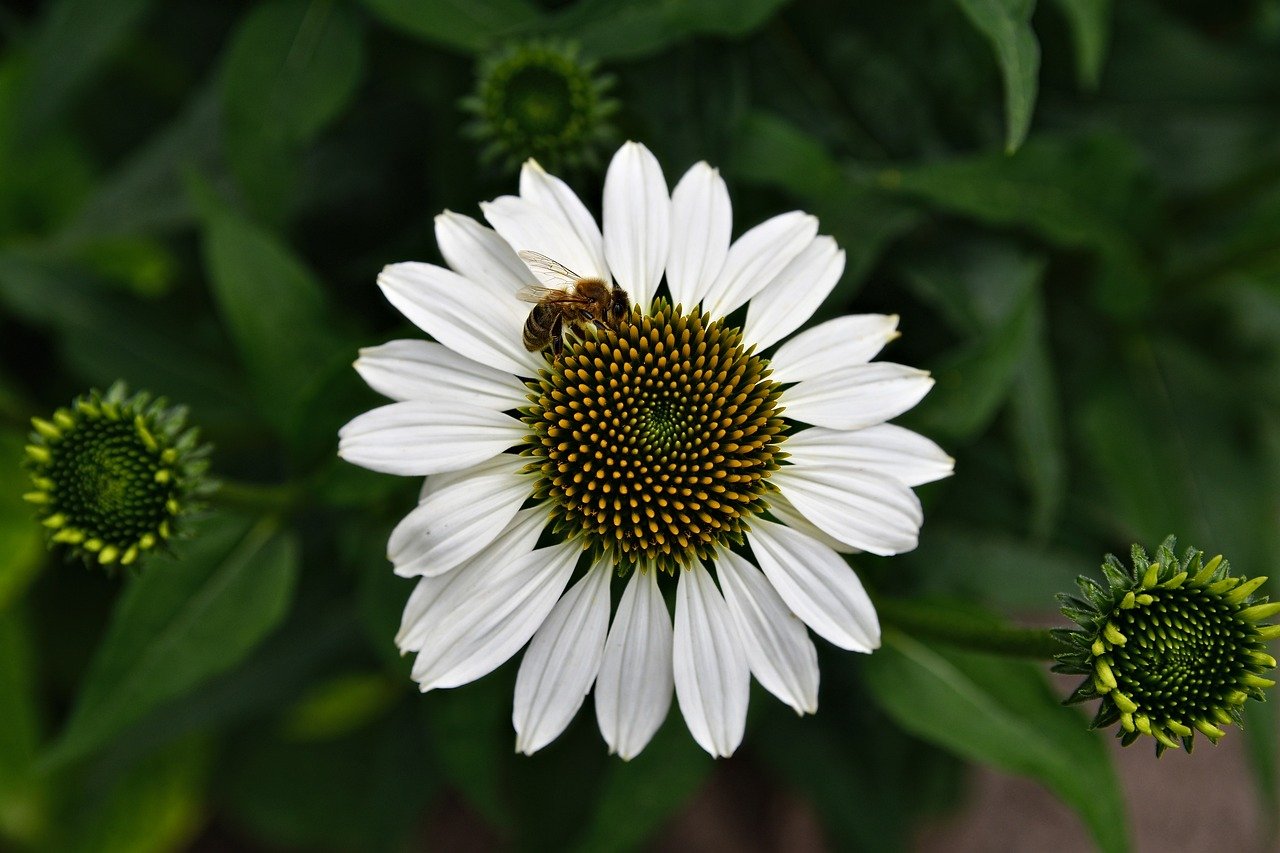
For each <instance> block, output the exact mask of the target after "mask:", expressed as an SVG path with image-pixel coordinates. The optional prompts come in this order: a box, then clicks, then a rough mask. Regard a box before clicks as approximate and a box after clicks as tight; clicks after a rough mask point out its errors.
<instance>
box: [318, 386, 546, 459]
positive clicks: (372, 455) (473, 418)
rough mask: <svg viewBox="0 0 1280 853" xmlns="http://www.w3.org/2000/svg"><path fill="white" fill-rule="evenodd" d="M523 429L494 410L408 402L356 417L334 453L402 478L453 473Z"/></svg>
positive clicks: (511, 441)
mask: <svg viewBox="0 0 1280 853" xmlns="http://www.w3.org/2000/svg"><path fill="white" fill-rule="evenodd" d="M524 434H525V430H524V428H523V427H522V426H521V424H520V422H519V421H518V420H516V419H515V418H512V417H508V416H507V415H504V414H503V413H502V412H500V411H497V410H495V409H486V408H481V407H479V406H471V405H467V404H465V403H459V402H456V401H453V400H439V401H436V402H431V403H427V402H423V401H421V400H411V401H409V402H406V403H391V404H390V405H387V406H380V407H379V408H376V409H373V410H371V411H368V412H365V413H364V414H363V415H359V416H358V417H356V418H355V419H354V420H352V421H351V422H350V423H348V424H347V425H346V426H344V427H343V428H342V429H341V430H340V431H339V432H338V436H339V439H338V455H339V456H341V457H342V458H343V459H345V460H347V461H348V462H351V463H353V464H355V465H359V466H361V467H363V468H368V469H370V470H373V471H381V472H383V473H384V474H402V475H406V476H413V475H420V474H438V473H440V472H441V471H457V470H458V469H460V468H466V467H467V466H469V465H475V464H476V463H478V462H483V461H484V460H486V459H489V458H491V457H493V456H497V455H498V454H499V453H501V452H502V451H504V450H506V449H507V448H508V447H513V446H515V445H517V444H519V443H520V442H521V441H522V440H523V438H524Z"/></svg>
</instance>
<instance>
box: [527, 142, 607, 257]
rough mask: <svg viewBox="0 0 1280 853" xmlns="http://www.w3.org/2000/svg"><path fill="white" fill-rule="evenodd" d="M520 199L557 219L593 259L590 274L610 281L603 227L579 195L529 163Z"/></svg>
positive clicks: (554, 177) (535, 162)
mask: <svg viewBox="0 0 1280 853" xmlns="http://www.w3.org/2000/svg"><path fill="white" fill-rule="evenodd" d="M520 197H521V198H522V199H525V200H526V201H531V202H533V203H534V204H535V205H537V206H538V207H540V208H541V209H542V210H544V211H546V214H547V215H548V216H551V217H555V218H556V219H558V220H559V221H560V223H561V224H562V225H563V226H564V227H565V228H567V229H568V230H569V231H571V232H573V233H574V234H575V235H577V237H578V240H579V241H581V243H582V245H583V246H584V247H585V248H586V249H587V252H588V253H589V254H590V255H591V257H592V258H593V260H592V265H591V270H590V271H589V272H588V273H587V274H592V273H594V274H595V275H597V276H599V277H600V278H603V279H605V280H606V281H608V279H609V266H608V264H606V263H605V259H604V238H603V237H601V236H600V226H599V225H597V224H596V218H595V217H594V216H592V215H591V211H589V210H587V206H586V205H585V204H583V203H582V199H580V198H578V194H577V193H575V192H574V191H573V190H571V189H569V185H568V184H566V183H565V182H564V181H562V180H560V179H559V178H557V177H556V176H555V175H549V174H547V173H546V171H544V170H543V168H542V166H540V165H539V164H538V161H536V160H533V159H529V160H527V161H525V164H524V168H522V169H521V170H520ZM543 254H546V253H545V252H544V253H543ZM552 257H554V256H552ZM557 260H559V259H558V258H557ZM560 262H561V263H564V261H560ZM571 269H572V267H571ZM575 271H576V272H581V270H575Z"/></svg>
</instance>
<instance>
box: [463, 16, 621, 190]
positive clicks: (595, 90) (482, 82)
mask: <svg viewBox="0 0 1280 853" xmlns="http://www.w3.org/2000/svg"><path fill="white" fill-rule="evenodd" d="M612 85H613V78H611V77H609V76H607V75H601V74H599V73H598V72H597V68H596V63H594V62H591V61H588V60H587V59H585V58H583V56H582V55H581V54H580V52H579V50H578V47H577V46H576V45H573V44H568V43H564V42H558V41H535V42H528V43H525V44H518V45H509V46H507V47H505V48H503V49H501V50H499V51H498V52H496V53H494V54H491V55H490V56H488V57H487V58H486V59H484V60H483V61H482V62H481V63H480V67H479V71H478V73H477V75H476V89H475V93H474V94H472V95H471V96H469V97H467V98H465V99H463V101H462V107H463V109H465V110H466V111H467V112H469V113H471V114H472V115H473V116H475V119H474V121H472V122H471V123H470V124H469V125H468V126H467V133H468V134H469V135H470V136H472V137H473V138H475V139H477V140H479V141H481V142H482V143H483V144H484V149H483V152H482V158H483V159H484V160H485V161H486V162H501V163H502V164H503V165H504V166H505V167H506V168H507V169H509V170H510V171H512V172H514V171H515V170H516V169H518V168H519V166H520V164H521V163H523V162H524V161H525V160H527V159H529V158H530V157H532V158H534V159H536V160H538V161H539V162H540V163H541V164H542V165H543V167H545V168H547V169H549V170H551V171H553V172H555V171H575V170H579V169H598V168H599V167H600V152H601V150H603V149H605V148H608V147H611V146H612V144H613V143H614V141H615V137H616V133H615V131H614V128H613V125H612V124H611V123H610V121H609V117H610V116H611V115H613V113H614V111H615V110H616V109H617V102H616V101H614V100H612V99H611V98H609V97H608V96H607V93H608V91H609V89H610V88H611V87H612Z"/></svg>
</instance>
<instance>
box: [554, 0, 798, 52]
mask: <svg viewBox="0 0 1280 853" xmlns="http://www.w3.org/2000/svg"><path fill="white" fill-rule="evenodd" d="M787 2H789V0H683V2H660V3H655V2H652V0H582V1H581V2H579V3H577V4H575V5H574V6H573V7H572V8H569V9H567V10H565V11H564V12H562V13H561V14H560V15H558V16H557V17H555V18H554V19H553V20H552V22H551V25H550V31H551V32H552V33H554V34H555V35H557V36H562V37H567V38H573V39H575V40H577V41H579V42H581V43H582V44H583V45H586V46H587V47H588V49H589V50H590V53H591V55H592V56H597V57H600V58H603V59H632V58H635V57H640V56H647V55H649V54H652V53H657V52H658V51H660V50H662V49H664V48H666V47H668V46H670V45H671V44H673V43H675V42H677V41H680V40H682V39H686V38H689V37H690V36H694V35H716V36H727V37H730V38H732V37H736V36H742V35H746V34H747V33H750V32H751V31H752V30H754V29H756V28H757V27H759V26H761V25H762V24H763V23H764V22H765V21H767V20H769V18H771V17H772V16H773V15H774V13H776V12H777V11H778V10H779V9H781V8H782V7H783V6H784V5H786V4H787Z"/></svg>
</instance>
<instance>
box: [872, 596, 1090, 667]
mask: <svg viewBox="0 0 1280 853" xmlns="http://www.w3.org/2000/svg"><path fill="white" fill-rule="evenodd" d="M875 604H876V612H877V613H879V615H880V621H881V622H882V623H883V624H884V625H885V626H887V627H893V628H897V629H898V630H900V631H902V632H903V633H905V634H910V635H911V636H913V637H916V638H917V639H921V640H937V641H940V642H943V643H947V644H948V645H952V646H957V647H959V648H964V649H971V650H973V651H977V652H987V653H989V654H995V655H1009V656H1011V657H1023V658H1037V659H1040V660H1052V659H1053V656H1054V655H1055V654H1057V653H1058V652H1060V651H1062V650H1063V648H1064V646H1063V645H1062V643H1060V642H1058V640H1057V639H1055V638H1054V636H1053V635H1052V634H1050V633H1049V632H1048V630H1046V629H1043V628H1013V627H1010V626H1007V625H1000V624H993V623H992V620H991V619H989V618H988V617H985V616H974V615H972V614H969V613H965V612H963V611H957V610H955V609H954V608H953V607H948V606H946V605H941V604H933V603H930V602H925V601H910V600H907V599H902V598H876V600H875Z"/></svg>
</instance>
